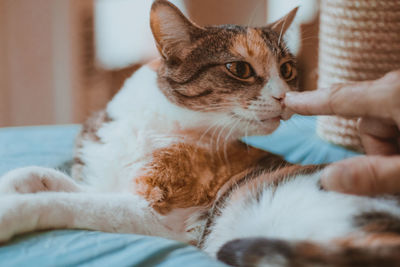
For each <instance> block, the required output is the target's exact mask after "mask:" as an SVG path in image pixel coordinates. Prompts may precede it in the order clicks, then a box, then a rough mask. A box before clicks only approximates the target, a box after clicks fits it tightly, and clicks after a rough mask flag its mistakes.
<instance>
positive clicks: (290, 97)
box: [285, 92, 298, 104]
mask: <svg viewBox="0 0 400 267" xmlns="http://www.w3.org/2000/svg"><path fill="white" fill-rule="evenodd" d="M297 94H298V93H296V92H287V93H286V95H285V104H290V103H293V100H294V101H296V95H297Z"/></svg>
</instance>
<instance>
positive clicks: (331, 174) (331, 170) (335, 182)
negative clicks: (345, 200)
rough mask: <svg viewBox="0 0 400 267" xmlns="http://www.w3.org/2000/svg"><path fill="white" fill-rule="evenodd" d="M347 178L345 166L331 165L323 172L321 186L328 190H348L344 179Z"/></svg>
mask: <svg viewBox="0 0 400 267" xmlns="http://www.w3.org/2000/svg"><path fill="white" fill-rule="evenodd" d="M344 180H346V171H345V169H344V168H343V166H340V165H331V166H328V167H327V168H325V170H324V171H322V174H321V186H322V188H324V189H325V190H328V191H339V192H343V191H346V189H348V188H345V187H347V184H346V183H343V181H344Z"/></svg>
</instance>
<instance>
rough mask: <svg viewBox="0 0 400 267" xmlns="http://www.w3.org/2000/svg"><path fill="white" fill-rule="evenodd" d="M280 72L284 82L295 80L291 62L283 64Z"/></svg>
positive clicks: (294, 71)
mask: <svg viewBox="0 0 400 267" xmlns="http://www.w3.org/2000/svg"><path fill="white" fill-rule="evenodd" d="M280 71H281V75H282V77H283V79H285V80H286V81H291V80H293V79H294V78H296V75H297V73H296V69H295V67H294V64H293V62H291V61H288V62H285V63H283V64H282V65H281V67H280Z"/></svg>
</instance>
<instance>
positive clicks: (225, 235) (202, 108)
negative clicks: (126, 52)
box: [0, 0, 400, 266]
mask: <svg viewBox="0 0 400 267" xmlns="http://www.w3.org/2000/svg"><path fill="white" fill-rule="evenodd" d="M295 13H296V10H293V11H292V12H290V13H289V14H288V15H287V16H285V17H284V18H282V19H281V20H278V21H277V22H276V23H273V24H271V25H269V26H266V27H261V28H250V27H241V26H233V25H222V26H210V27H199V26H197V25H195V24H194V23H193V22H191V21H190V20H188V19H187V18H185V17H184V15H183V14H182V13H181V12H180V11H179V10H178V9H177V8H176V7H175V6H173V5H172V4H170V3H169V2H167V1H165V0H156V1H155V2H154V3H153V6H152V10H151V19H150V20H151V21H150V23H151V28H152V32H153V35H154V38H155V41H156V45H157V48H158V50H159V52H160V55H161V60H158V61H155V62H152V63H151V64H150V65H147V66H144V67H142V68H141V69H139V70H138V71H137V72H136V73H135V74H134V75H133V76H132V77H131V78H130V79H128V80H127V82H126V83H125V84H124V86H123V88H122V89H121V91H120V92H119V93H118V94H117V95H116V96H115V97H114V99H113V100H112V101H111V102H110V103H109V104H108V106H107V108H106V110H105V111H103V112H100V113H98V114H97V116H96V117H94V118H92V119H90V120H89V121H88V123H87V124H86V126H85V127H84V128H83V130H82V132H81V135H80V138H79V140H78V142H77V152H76V160H75V161H76V164H75V166H74V168H73V177H74V178H75V180H76V181H77V182H74V181H73V180H71V179H70V178H69V177H68V176H66V175H65V174H63V173H61V172H58V171H56V170H52V169H46V168H41V167H28V168H22V169H17V170H14V171H11V172H9V173H8V174H6V175H5V176H4V177H1V178H0V192H1V193H2V195H1V196H0V241H7V240H9V239H10V238H11V237H12V236H14V235H16V234H19V233H24V232H28V231H33V230H40V229H54V228H78V229H91V230H100V231H107V232H124V233H137V234H147V235H158V236H163V237H167V238H171V239H175V240H179V241H183V242H187V243H191V244H194V245H197V246H198V247H199V248H201V249H203V250H204V251H205V252H207V253H208V254H210V255H211V256H213V257H217V258H219V259H220V260H222V261H224V262H226V263H228V264H231V265H238V266H266V265H269V266H316V265H317V266H318V265H330V266H354V265H358V266H368V265H370V266H376V265H378V263H379V264H386V265H391V266H396V264H397V262H398V261H399V260H400V259H399V256H398V255H400V253H398V252H399V244H400V243H399V240H400V239H399V237H400V235H399V232H400V208H399V206H398V199H396V198H395V197H391V196H385V197H381V198H367V197H358V196H350V195H341V194H338V193H334V192H326V191H324V190H323V189H321V187H320V185H319V177H320V172H319V170H320V169H321V168H323V166H296V165H291V164H289V163H286V162H285V161H283V160H282V159H281V158H280V157H277V156H275V155H272V154H270V153H268V152H264V151H261V150H257V149H255V148H250V147H249V148H248V147H246V146H245V145H243V144H242V143H240V142H239V141H238V139H239V138H240V137H241V136H243V135H247V134H249V135H250V134H268V133H271V132H272V131H273V130H275V129H276V128H277V127H278V126H279V123H280V120H281V119H289V118H290V116H291V112H290V111H289V110H287V108H286V107H285V106H284V104H283V101H282V100H283V98H284V94H285V93H286V92H288V91H290V90H296V89H297V71H296V63H295V59H294V57H293V55H292V54H291V53H290V52H289V51H288V49H287V48H286V46H285V42H284V40H283V38H282V37H283V35H284V34H285V32H286V30H287V29H288V27H289V26H290V24H291V22H292V20H293V18H294V16H295ZM380 266H382V265H380Z"/></svg>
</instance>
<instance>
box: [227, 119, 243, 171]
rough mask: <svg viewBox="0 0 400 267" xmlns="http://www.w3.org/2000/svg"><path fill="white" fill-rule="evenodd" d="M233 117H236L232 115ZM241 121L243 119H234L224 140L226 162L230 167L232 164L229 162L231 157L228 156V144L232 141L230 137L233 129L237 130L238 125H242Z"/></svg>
mask: <svg viewBox="0 0 400 267" xmlns="http://www.w3.org/2000/svg"><path fill="white" fill-rule="evenodd" d="M232 119H234V118H233V117H232ZM241 121H242V119H238V120H237V119H236V120H234V123H232V127H231V129H230V130H229V132H228V134H227V135H226V136H225V140H224V158H225V163H226V165H227V166H228V168H230V164H229V158H228V152H227V145H228V142H229V141H230V139H229V138H230V137H231V135H232V133H233V130H235V129H236V127H237V126H238V125H240V123H241Z"/></svg>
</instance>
